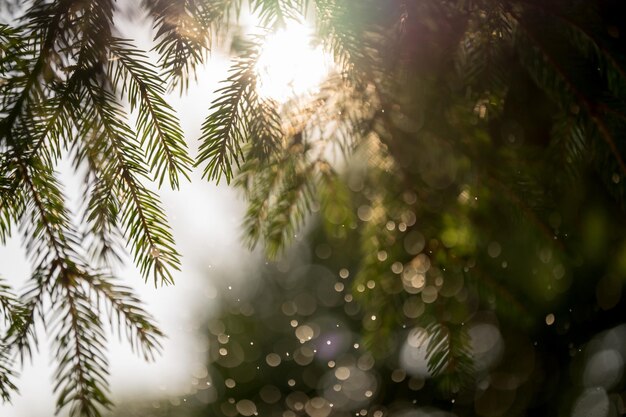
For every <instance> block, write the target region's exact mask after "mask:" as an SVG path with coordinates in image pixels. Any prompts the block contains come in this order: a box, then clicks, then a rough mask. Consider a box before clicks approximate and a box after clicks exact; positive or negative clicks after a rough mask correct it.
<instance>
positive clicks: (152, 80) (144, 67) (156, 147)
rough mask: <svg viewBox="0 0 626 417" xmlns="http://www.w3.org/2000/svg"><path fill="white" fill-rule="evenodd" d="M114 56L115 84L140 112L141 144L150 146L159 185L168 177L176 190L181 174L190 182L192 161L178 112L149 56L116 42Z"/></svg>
mask: <svg viewBox="0 0 626 417" xmlns="http://www.w3.org/2000/svg"><path fill="white" fill-rule="evenodd" d="M111 54H112V59H111V61H110V62H109V74H110V77H111V81H112V84H113V85H114V86H121V94H122V96H123V97H126V98H127V99H128V100H129V102H130V106H131V111H133V110H135V109H137V108H138V110H139V113H138V119H137V129H138V130H139V132H141V144H142V145H144V144H146V145H147V151H148V160H149V163H150V167H151V169H152V170H153V171H154V173H155V175H156V176H157V178H158V182H159V185H161V184H162V183H163V180H164V179H165V175H166V174H168V176H169V182H170V185H171V186H172V188H175V189H176V188H178V187H179V178H178V177H179V175H182V176H184V177H185V178H186V179H187V180H189V172H190V167H191V165H192V160H191V158H190V157H189V155H188V154H187V149H186V147H187V145H186V143H185V140H184V136H183V131H182V129H181V127H180V122H179V121H178V118H177V117H176V115H175V111H174V109H173V108H172V107H171V106H170V105H169V104H168V103H167V102H166V101H165V99H164V98H163V94H164V93H165V91H164V89H163V86H162V84H163V83H162V81H161V79H160V77H159V76H158V74H157V73H156V71H155V68H154V67H153V66H152V65H151V64H150V63H149V62H148V60H147V59H148V58H147V57H146V56H145V54H143V53H142V52H141V51H139V50H137V49H135V48H134V47H133V46H132V45H131V44H130V43H128V42H126V41H123V40H120V39H114V40H113V43H112V44H111Z"/></svg>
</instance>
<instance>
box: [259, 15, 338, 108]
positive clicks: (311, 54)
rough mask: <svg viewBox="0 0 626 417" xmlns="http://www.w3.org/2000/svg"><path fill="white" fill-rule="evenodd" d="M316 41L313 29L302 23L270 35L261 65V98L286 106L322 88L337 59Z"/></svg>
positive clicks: (291, 24) (295, 23)
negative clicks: (314, 43) (290, 100)
mask: <svg viewBox="0 0 626 417" xmlns="http://www.w3.org/2000/svg"><path fill="white" fill-rule="evenodd" d="M312 40H313V36H312V30H311V28H310V27H309V26H307V25H305V24H303V23H299V22H292V23H290V24H288V25H287V27H285V28H284V29H281V30H279V31H278V32H276V33H274V34H272V35H269V37H268V38H267V39H266V41H265V42H264V44H263V47H262V50H261V53H260V55H259V60H258V63H257V73H258V75H259V87H258V91H259V94H260V95H262V96H264V97H268V98H272V99H274V100H277V101H279V102H281V103H284V102H286V101H288V100H289V99H291V98H294V97H299V96H302V95H305V94H307V93H311V92H314V91H315V89H316V88H318V87H319V85H320V84H321V83H322V82H323V81H324V79H325V78H326V77H327V76H328V74H329V72H330V71H331V69H332V66H333V60H332V57H331V56H330V55H329V54H327V53H325V52H324V51H323V50H322V48H321V47H319V46H314V45H313V44H312Z"/></svg>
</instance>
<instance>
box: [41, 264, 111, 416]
mask: <svg viewBox="0 0 626 417" xmlns="http://www.w3.org/2000/svg"><path fill="white" fill-rule="evenodd" d="M77 278H78V277H77V276H73V275H72V271H70V270H64V271H62V272H61V274H60V276H59V277H58V279H59V280H60V281H61V282H60V283H58V284H57V285H59V287H60V288H57V289H56V291H57V292H58V293H57V294H56V295H57V297H63V299H64V300H65V302H64V303H58V302H57V303H54V304H55V305H56V306H57V309H56V310H55V311H54V313H53V321H52V323H51V324H50V327H51V329H52V331H53V332H54V334H55V338H54V349H55V352H54V353H55V357H56V358H57V360H58V362H59V364H58V367H57V369H56V371H55V373H54V378H55V380H56V385H55V387H54V392H55V393H56V394H57V395H58V397H57V403H56V408H57V412H58V411H60V410H62V409H63V408H65V407H67V406H69V407H70V409H69V413H70V416H72V417H78V416H81V417H100V416H101V415H102V414H101V411H100V410H101V409H108V408H110V407H111V405H112V403H111V401H110V400H109V398H108V397H107V393H106V390H107V388H106V387H107V382H106V377H107V375H108V371H107V368H108V363H107V360H106V355H105V347H104V345H103V342H104V341H105V340H106V338H105V336H104V331H103V328H102V323H101V322H100V318H99V317H98V315H97V310H94V308H93V305H92V303H91V302H90V300H89V297H88V296H87V294H85V292H84V289H83V287H82V285H81V284H80V283H79V282H76V281H75V280H76V279H77Z"/></svg>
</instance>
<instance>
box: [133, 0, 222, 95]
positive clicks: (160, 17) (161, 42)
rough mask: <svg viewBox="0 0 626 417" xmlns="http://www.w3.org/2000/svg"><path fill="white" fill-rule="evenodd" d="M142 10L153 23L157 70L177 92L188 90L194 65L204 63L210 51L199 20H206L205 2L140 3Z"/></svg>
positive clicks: (207, 8)
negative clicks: (160, 69)
mask: <svg viewBox="0 0 626 417" xmlns="http://www.w3.org/2000/svg"><path fill="white" fill-rule="evenodd" d="M142 4H143V6H144V7H145V8H146V9H147V10H148V11H149V12H150V15H151V16H152V17H153V19H154V28H155V29H156V35H155V40H156V41H157V44H156V46H155V47H154V50H155V51H156V52H157V53H158V54H159V55H160V57H161V58H160V60H159V66H160V67H161V68H163V70H164V76H165V78H166V79H168V80H169V81H170V87H171V88H176V87H178V88H179V90H180V92H181V93H182V92H184V91H186V90H187V89H188V88H189V80H190V79H191V78H193V77H194V76H195V71H196V68H197V66H198V65H200V64H202V63H203V62H204V59H205V57H206V55H207V54H208V52H209V48H210V33H209V32H208V30H207V29H208V28H207V27H206V25H205V22H204V20H203V19H202V16H210V15H211V13H210V6H209V3H208V2H204V1H202V2H197V1H193V0H181V1H176V2H173V1H169V0H143V2H142Z"/></svg>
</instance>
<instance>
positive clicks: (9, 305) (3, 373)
mask: <svg viewBox="0 0 626 417" xmlns="http://www.w3.org/2000/svg"><path fill="white" fill-rule="evenodd" d="M23 314H24V312H23V309H22V306H21V304H20V303H19V301H18V299H17V297H16V296H15V295H14V294H13V291H12V290H11V287H10V286H9V285H8V284H6V283H5V281H4V280H3V279H2V278H0V317H1V318H2V320H3V321H4V324H5V325H7V326H9V328H10V327H11V326H20V325H21V323H22V320H23ZM10 349H11V346H10V345H7V344H5V340H4V337H3V338H2V339H0V398H2V400H3V401H5V402H9V401H10V400H11V394H12V393H13V392H17V391H18V390H17V386H16V385H15V383H14V382H13V380H14V378H15V377H16V376H17V375H16V372H15V370H14V368H13V361H12V360H11V358H10Z"/></svg>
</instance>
